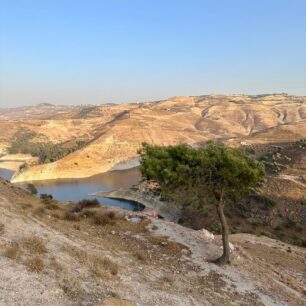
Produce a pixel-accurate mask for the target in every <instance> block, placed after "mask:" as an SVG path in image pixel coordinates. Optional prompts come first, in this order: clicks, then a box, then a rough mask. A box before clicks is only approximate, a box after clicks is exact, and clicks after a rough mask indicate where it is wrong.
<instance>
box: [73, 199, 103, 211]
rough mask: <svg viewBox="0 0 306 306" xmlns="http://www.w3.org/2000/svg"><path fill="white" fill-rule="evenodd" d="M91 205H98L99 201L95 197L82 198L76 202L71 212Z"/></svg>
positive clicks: (91, 206)
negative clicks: (90, 198)
mask: <svg viewBox="0 0 306 306" xmlns="http://www.w3.org/2000/svg"><path fill="white" fill-rule="evenodd" d="M93 207H100V203H99V201H98V200H97V199H93V200H86V199H84V200H82V201H79V202H78V203H76V204H75V205H74V206H73V207H72V209H71V212H81V211H82V210H83V209H84V208H93Z"/></svg>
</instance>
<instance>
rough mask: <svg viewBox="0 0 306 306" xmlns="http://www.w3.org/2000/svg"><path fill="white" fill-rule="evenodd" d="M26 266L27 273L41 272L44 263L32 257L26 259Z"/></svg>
mask: <svg viewBox="0 0 306 306" xmlns="http://www.w3.org/2000/svg"><path fill="white" fill-rule="evenodd" d="M26 266H27V269H28V271H31V272H36V273H38V272H41V271H42V270H43V268H44V262H43V260H42V259H41V258H40V257H39V256H33V257H30V258H28V259H27V261H26Z"/></svg>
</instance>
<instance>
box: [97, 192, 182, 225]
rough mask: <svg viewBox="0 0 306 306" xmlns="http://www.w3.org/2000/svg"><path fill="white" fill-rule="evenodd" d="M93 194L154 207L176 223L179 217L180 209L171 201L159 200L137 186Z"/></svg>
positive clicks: (164, 216)
mask: <svg viewBox="0 0 306 306" xmlns="http://www.w3.org/2000/svg"><path fill="white" fill-rule="evenodd" d="M93 195H95V196H97V197H104V198H109V199H119V200H127V201H133V202H136V203H140V204H141V205H143V206H145V207H146V208H154V209H156V210H157V212H158V214H159V215H160V216H162V217H163V218H165V219H167V220H169V221H172V222H175V223H177V222H178V221H179V219H180V216H181V213H180V209H179V208H178V207H177V206H175V204H173V203H169V202H166V201H161V200H160V199H159V198H157V197H156V196H153V195H151V194H149V193H147V192H144V191H141V190H139V189H138V188H137V187H127V188H119V189H116V190H112V191H100V192H96V193H94V194H93Z"/></svg>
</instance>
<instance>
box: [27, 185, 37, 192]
mask: <svg viewBox="0 0 306 306" xmlns="http://www.w3.org/2000/svg"><path fill="white" fill-rule="evenodd" d="M27 190H28V191H29V192H30V193H31V194H33V195H37V193H38V191H37V189H36V187H35V186H34V184H27Z"/></svg>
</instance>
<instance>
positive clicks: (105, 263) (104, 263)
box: [88, 255, 118, 278]
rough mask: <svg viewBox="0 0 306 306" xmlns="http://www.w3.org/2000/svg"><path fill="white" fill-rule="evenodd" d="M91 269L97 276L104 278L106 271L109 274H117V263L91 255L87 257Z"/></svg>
mask: <svg viewBox="0 0 306 306" xmlns="http://www.w3.org/2000/svg"><path fill="white" fill-rule="evenodd" d="M88 263H89V266H90V268H91V270H92V271H93V272H94V273H95V274H96V275H97V276H99V277H101V278H105V277H106V276H107V272H109V273H110V274H111V275H117V274H118V265H117V264H116V263H114V262H113V261H111V260H110V259H108V258H105V257H100V256H95V255H91V256H89V257H88Z"/></svg>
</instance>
